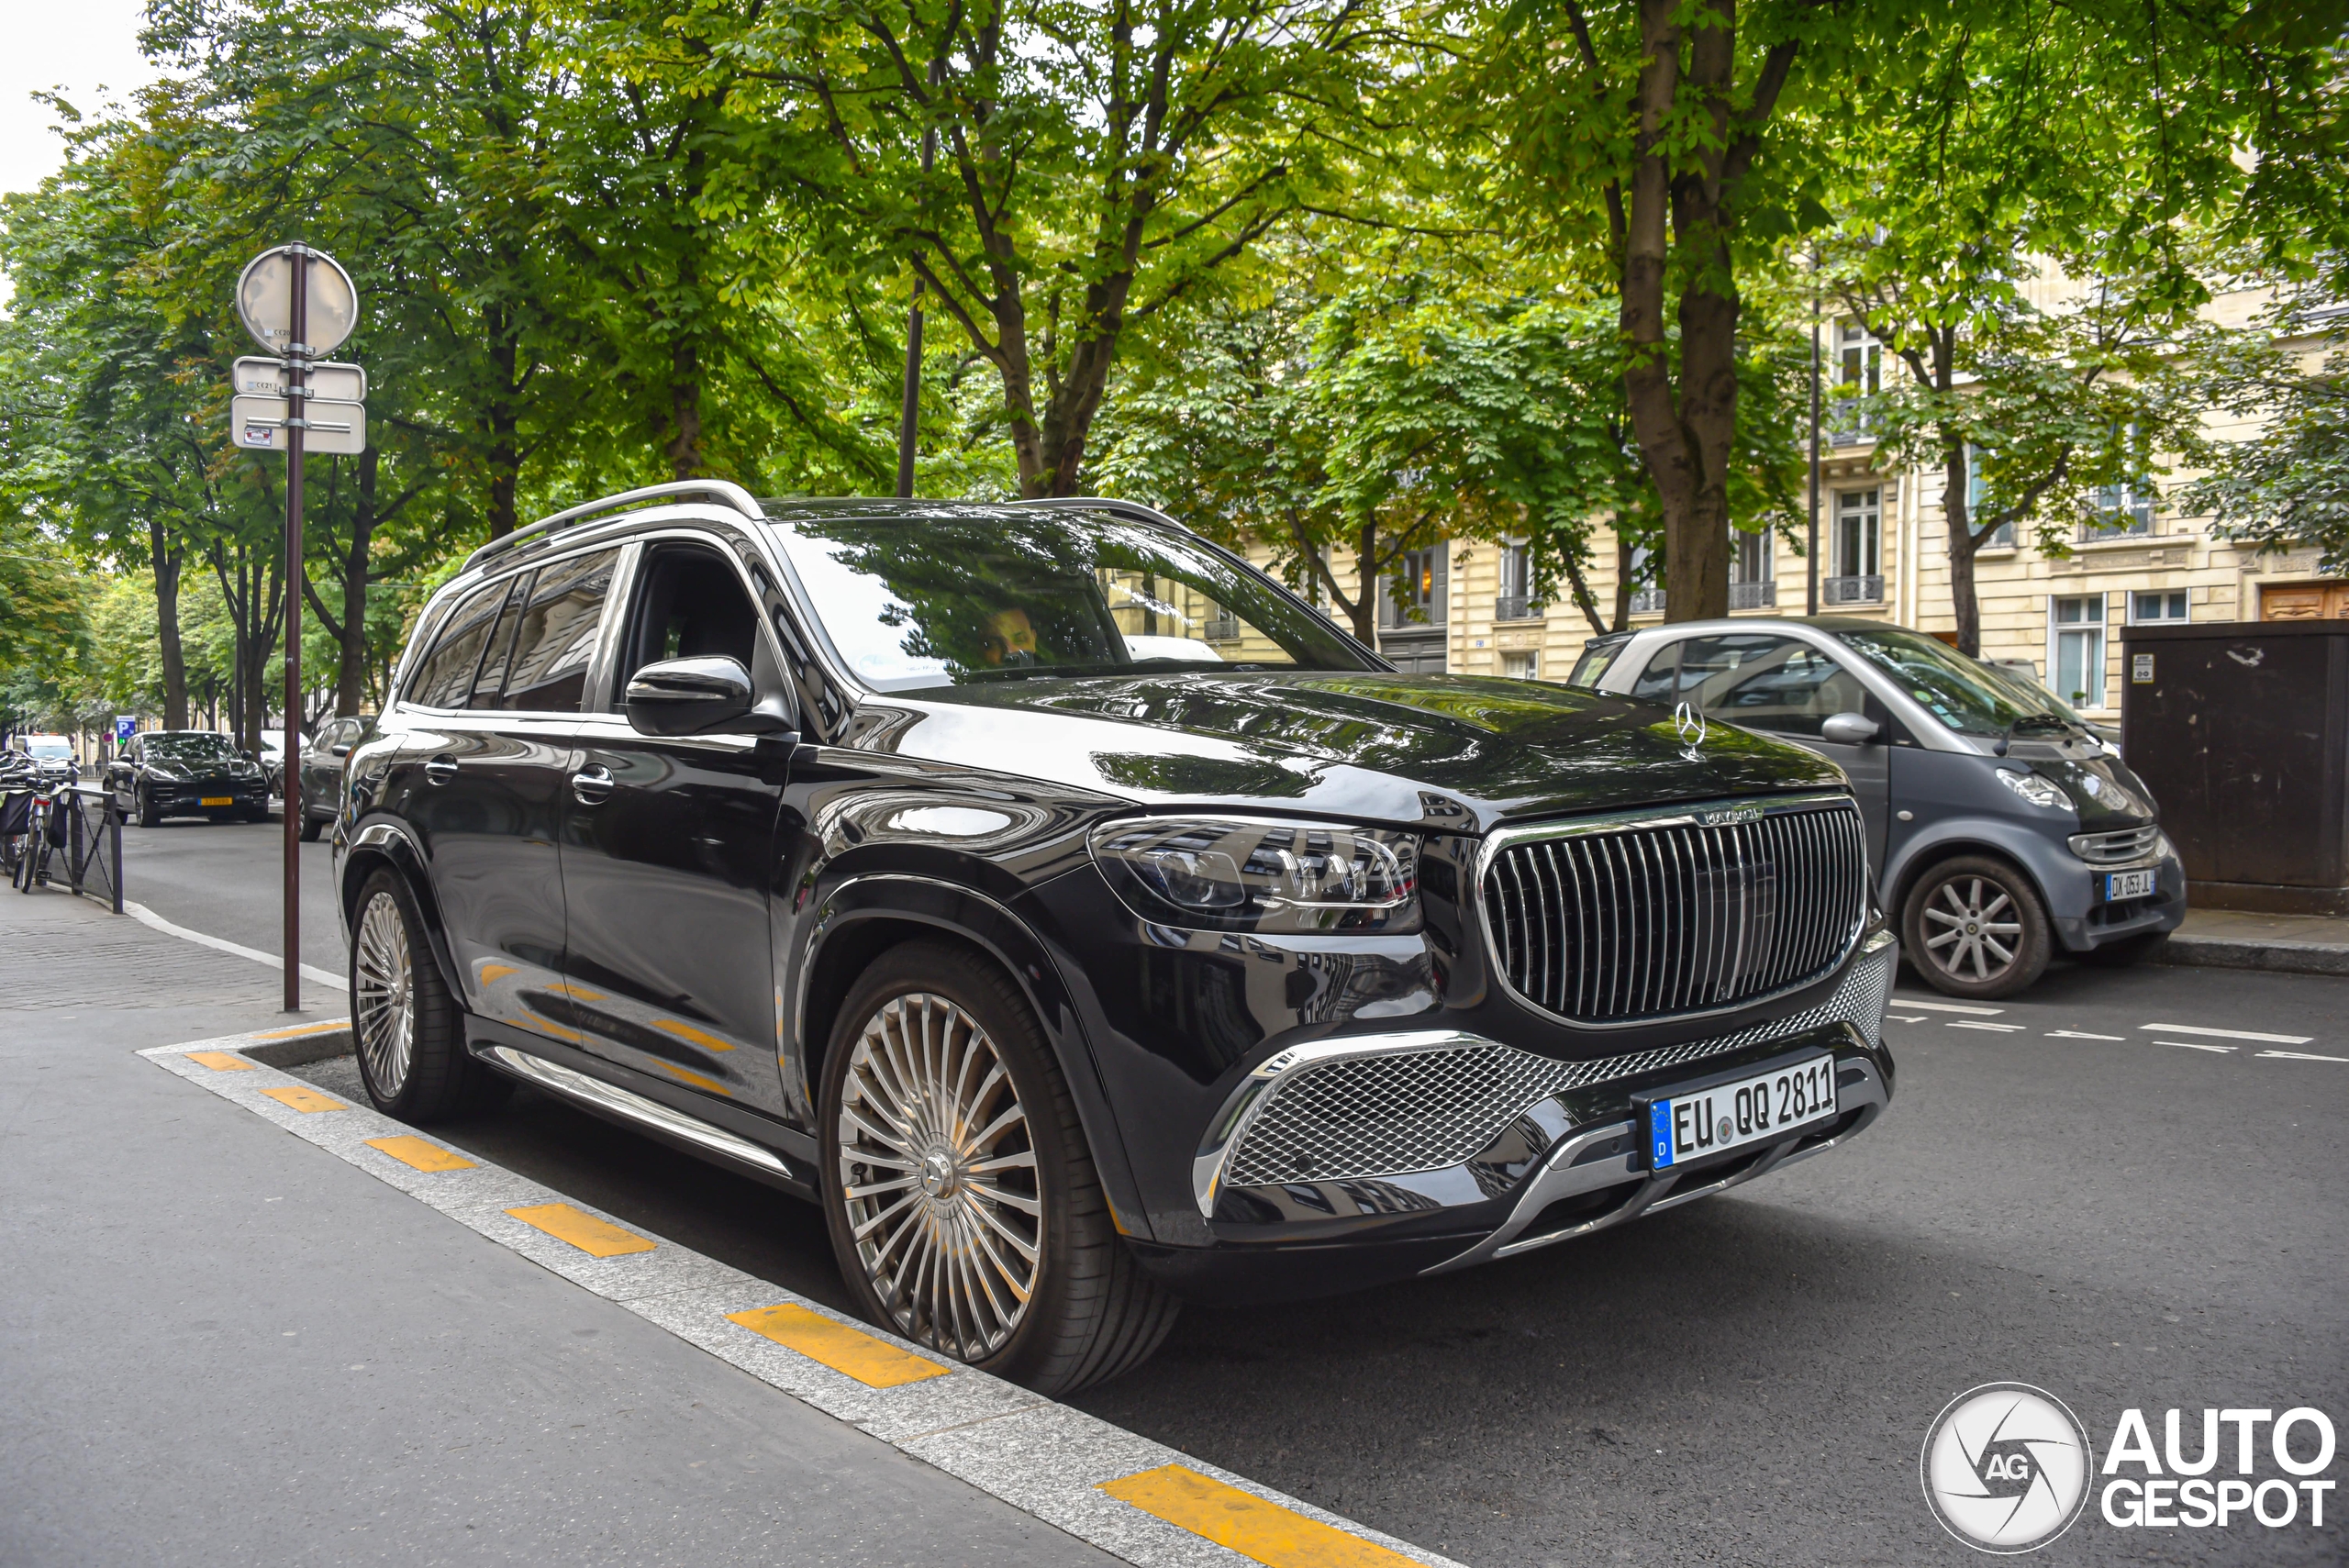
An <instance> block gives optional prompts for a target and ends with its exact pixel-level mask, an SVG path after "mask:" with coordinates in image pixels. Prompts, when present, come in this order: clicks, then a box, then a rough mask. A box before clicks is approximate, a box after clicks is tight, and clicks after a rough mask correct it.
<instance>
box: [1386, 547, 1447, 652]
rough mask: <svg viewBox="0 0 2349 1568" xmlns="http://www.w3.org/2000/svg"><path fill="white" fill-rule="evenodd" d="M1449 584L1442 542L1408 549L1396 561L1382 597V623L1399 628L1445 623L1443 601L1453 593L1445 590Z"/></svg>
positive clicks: (1400, 629) (1399, 629) (1398, 629)
mask: <svg viewBox="0 0 2349 1568" xmlns="http://www.w3.org/2000/svg"><path fill="white" fill-rule="evenodd" d="M1448 585H1449V584H1448V583H1447V580H1446V573H1445V568H1444V547H1443V546H1442V545H1441V544H1434V545H1430V546H1429V547H1428V548H1427V549H1425V550H1405V551H1404V552H1403V555H1402V559H1401V560H1399V561H1397V562H1396V563H1395V575H1394V576H1393V577H1392V578H1390V579H1389V580H1388V586H1387V591H1386V593H1385V594H1383V595H1380V596H1379V600H1378V621H1379V624H1380V625H1381V626H1385V627H1389V628H1393V629H1395V630H1397V631H1402V630H1406V629H1408V628H1412V627H1419V626H1442V624H1443V607H1444V600H1445V599H1446V598H1447V597H1449V596H1450V595H1448V594H1447V593H1446V591H1445V590H1446V588H1447V587H1448Z"/></svg>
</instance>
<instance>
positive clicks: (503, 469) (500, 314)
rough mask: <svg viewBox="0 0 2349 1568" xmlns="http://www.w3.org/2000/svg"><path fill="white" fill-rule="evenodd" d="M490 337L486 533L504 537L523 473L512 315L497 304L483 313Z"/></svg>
mask: <svg viewBox="0 0 2349 1568" xmlns="http://www.w3.org/2000/svg"><path fill="white" fill-rule="evenodd" d="M482 325H483V327H484V328H485V329H486V331H487V335H488V338H489V359H490V363H491V364H492V365H493V366H495V369H496V371H497V391H496V393H495V395H493V396H492V397H491V398H490V402H489V413H488V417H487V419H486V423H487V425H488V427H489V429H488V432H487V433H488V437H489V440H488V450H487V452H486V453H485V454H484V455H485V456H486V457H487V458H488V460H489V537H490V538H492V539H504V538H505V537H506V536H507V534H510V533H512V532H513V531H514V525H515V523H516V522H517V520H518V519H517V518H516V517H515V514H514V506H515V501H514V493H515V490H516V487H517V486H518V484H519V482H520V479H521V473H522V443H521V418H520V417H519V415H518V413H517V412H516V408H517V406H518V403H519V401H520V395H519V393H518V390H517V388H516V384H515V375H516V372H517V368H518V351H517V350H516V347H515V343H514V330H513V324H512V319H511V317H509V316H508V315H507V312H506V311H505V310H504V309H502V308H500V307H497V306H491V307H490V308H489V309H487V310H486V311H484V313H483V320H482Z"/></svg>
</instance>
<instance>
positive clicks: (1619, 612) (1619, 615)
mask: <svg viewBox="0 0 2349 1568" xmlns="http://www.w3.org/2000/svg"><path fill="white" fill-rule="evenodd" d="M1638 564H1639V552H1638V550H1637V549H1636V548H1635V547H1634V546H1633V545H1632V543H1631V535H1630V534H1627V533H1623V532H1620V530H1619V531H1618V532H1617V533H1616V535H1615V622H1614V626H1613V628H1612V629H1614V630H1616V631H1629V630H1631V593H1632V584H1631V573H1633V572H1635V571H1637V570H1638Z"/></svg>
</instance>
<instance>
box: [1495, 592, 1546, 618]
mask: <svg viewBox="0 0 2349 1568" xmlns="http://www.w3.org/2000/svg"><path fill="white" fill-rule="evenodd" d="M1546 607H1547V606H1544V605H1543V604H1542V601H1541V600H1539V599H1537V598H1534V597H1533V596H1532V595H1530V594H1503V595H1501V596H1500V597H1499V598H1497V599H1495V600H1494V601H1493V618H1494V619H1495V620H1540V619H1541V618H1542V611H1543V610H1544V609H1545V608H1546Z"/></svg>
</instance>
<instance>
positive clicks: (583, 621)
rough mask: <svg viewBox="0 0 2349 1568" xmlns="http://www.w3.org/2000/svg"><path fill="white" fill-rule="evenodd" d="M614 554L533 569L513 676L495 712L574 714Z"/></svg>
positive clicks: (593, 646) (581, 698) (599, 623)
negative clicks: (506, 709) (501, 709)
mask: <svg viewBox="0 0 2349 1568" xmlns="http://www.w3.org/2000/svg"><path fill="white" fill-rule="evenodd" d="M618 557H619V552H618V550H597V551H595V552H594V553H592V554H589V555H578V556H573V557H572V558H571V559H570V560H569V561H558V562H552V563H551V564H550V565H546V566H542V567H540V569H539V577H538V582H537V583H536V584H535V585H533V586H532V588H531V590H530V595H529V600H528V602H527V603H526V604H525V605H524V606H523V607H522V611H521V625H520V628H519V629H518V632H517V633H516V636H515V639H514V663H513V673H511V674H509V675H508V676H507V678H506V696H505V699H504V700H503V701H502V702H500V703H499V704H498V706H500V707H510V708H520V709H523V710H525V711H528V712H531V713H577V712H578V711H579V709H580V706H581V705H582V703H583V701H584V698H585V696H586V695H587V666H588V664H589V663H590V662H592V661H593V660H594V659H595V657H596V630H597V628H600V627H601V626H602V624H603V618H604V597H605V595H607V594H608V593H610V592H611V587H612V563H613V562H615V561H616V560H618Z"/></svg>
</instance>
